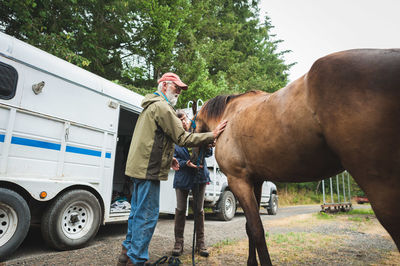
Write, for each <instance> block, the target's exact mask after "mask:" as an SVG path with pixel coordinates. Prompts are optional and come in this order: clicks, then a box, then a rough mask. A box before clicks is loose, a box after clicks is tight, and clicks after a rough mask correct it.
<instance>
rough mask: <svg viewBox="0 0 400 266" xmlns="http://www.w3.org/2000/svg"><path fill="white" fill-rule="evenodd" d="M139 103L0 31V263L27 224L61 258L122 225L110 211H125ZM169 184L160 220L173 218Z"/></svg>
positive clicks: (122, 214) (120, 216)
mask: <svg viewBox="0 0 400 266" xmlns="http://www.w3.org/2000/svg"><path fill="white" fill-rule="evenodd" d="M142 99H143V96H141V95H139V94H136V93H134V92H132V91H130V90H128V89H125V88H123V87H121V86H119V85H116V84H114V83H112V82H110V81H108V80H106V79H103V78H101V77H99V76H97V75H95V74H93V73H90V72H88V71H86V70H83V69H81V68H79V67H77V66H75V65H72V64H70V63H68V62H66V61H64V60H61V59H59V58H57V57H55V56H52V55H50V54H48V53H46V52H44V51H42V50H40V49H37V48H35V47H33V46H31V45H28V44H26V43H24V42H22V41H19V40H17V39H15V38H13V37H11V36H8V35H6V34H4V33H1V32H0V261H1V260H3V259H4V258H5V257H7V256H8V255H9V254H11V253H12V252H13V251H15V250H16V249H17V248H18V246H19V245H20V244H21V242H22V241H23V240H24V238H25V236H26V234H27V232H28V229H29V226H30V224H31V223H40V224H41V230H42V234H43V237H44V240H45V241H46V242H47V244H49V245H50V246H52V247H54V248H56V249H60V250H65V249H73V248H78V247H82V246H84V245H86V244H87V243H88V242H89V241H90V240H91V239H92V238H93V237H94V236H95V235H96V233H97V231H98V228H99V226H100V224H105V223H109V222H119V221H126V220H127V219H128V216H129V208H126V209H124V208H120V209H117V210H114V211H113V209H112V208H111V207H110V206H112V204H113V202H114V201H115V199H120V201H121V199H124V198H125V200H126V201H128V202H130V196H129V194H130V188H131V186H130V178H128V177H127V176H125V175H124V171H125V161H126V155H127V153H128V149H129V144H130V140H131V137H132V132H133V129H134V127H135V124H136V121H137V118H138V116H139V113H140V112H141V110H142V108H141V107H140V104H141V101H142ZM171 182H172V180H169V181H167V182H161V196H160V197H161V200H160V203H161V205H160V211H161V212H166V213H174V208H175V202H176V200H175V193H174V191H173V188H172V184H171ZM120 201H119V202H120ZM128 205H129V204H128Z"/></svg>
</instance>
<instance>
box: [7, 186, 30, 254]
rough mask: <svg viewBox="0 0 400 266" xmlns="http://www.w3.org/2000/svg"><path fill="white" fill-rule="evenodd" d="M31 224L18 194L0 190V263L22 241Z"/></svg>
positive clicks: (25, 204)
mask: <svg viewBox="0 0 400 266" xmlns="http://www.w3.org/2000/svg"><path fill="white" fill-rule="evenodd" d="M30 223H31V212H30V210H29V207H28V204H27V203H26V201H25V199H24V198H23V197H21V196H20V195H19V194H18V193H16V192H14V191H12V190H9V189H5V188H0V261H3V260H4V259H5V258H7V256H9V255H11V253H13V252H14V251H15V250H16V249H17V248H18V247H19V245H21V243H22V241H24V239H25V237H26V235H27V234H28V230H29V226H30Z"/></svg>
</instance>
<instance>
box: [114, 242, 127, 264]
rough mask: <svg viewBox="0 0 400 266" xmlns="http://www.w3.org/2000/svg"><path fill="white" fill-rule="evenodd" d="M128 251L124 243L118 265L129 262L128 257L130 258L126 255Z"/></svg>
mask: <svg viewBox="0 0 400 266" xmlns="http://www.w3.org/2000/svg"><path fill="white" fill-rule="evenodd" d="M127 252H128V250H127V249H126V248H125V247H124V245H122V250H121V254H119V256H118V263H117V266H123V265H126V263H127V262H128V259H129V257H128V255H126V253H127Z"/></svg>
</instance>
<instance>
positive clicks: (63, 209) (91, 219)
mask: <svg viewBox="0 0 400 266" xmlns="http://www.w3.org/2000/svg"><path fill="white" fill-rule="evenodd" d="M100 217H101V207H100V204H99V201H98V200H97V198H96V197H95V196H94V195H93V194H92V193H90V192H88V191H86V190H72V191H68V192H66V193H65V194H63V195H61V196H59V197H58V198H56V199H55V200H54V202H53V203H52V204H50V206H49V207H48V209H47V210H46V212H45V213H44V215H43V217H42V223H41V230H42V235H43V238H44V240H45V241H46V243H47V244H48V245H49V246H51V247H53V248H55V249H58V250H68V249H76V248H80V247H83V246H85V245H86V244H88V243H89V242H90V241H91V240H92V239H93V238H94V236H95V235H96V234H97V231H98V230H99V227H100Z"/></svg>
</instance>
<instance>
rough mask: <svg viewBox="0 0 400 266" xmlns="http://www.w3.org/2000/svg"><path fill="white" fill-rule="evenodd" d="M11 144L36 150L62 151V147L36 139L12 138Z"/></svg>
mask: <svg viewBox="0 0 400 266" xmlns="http://www.w3.org/2000/svg"><path fill="white" fill-rule="evenodd" d="M11 144H17V145H23V146H30V147H36V148H43V149H49V150H56V151H59V150H61V145H60V144H56V143H51V142H46V141H40V140H34V139H26V138H19V137H12V138H11Z"/></svg>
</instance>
